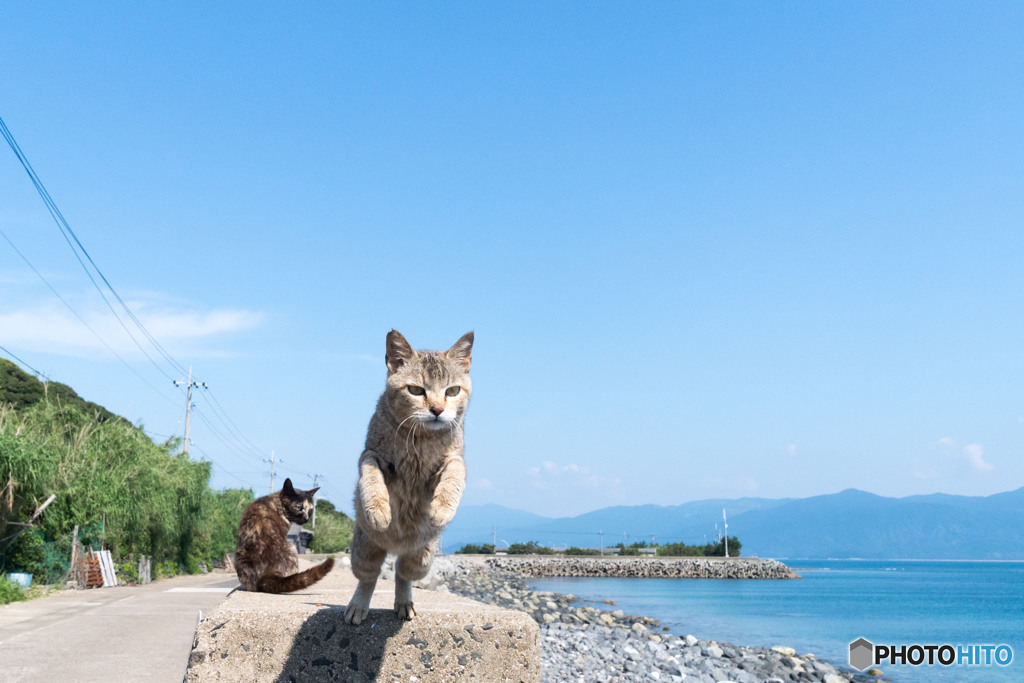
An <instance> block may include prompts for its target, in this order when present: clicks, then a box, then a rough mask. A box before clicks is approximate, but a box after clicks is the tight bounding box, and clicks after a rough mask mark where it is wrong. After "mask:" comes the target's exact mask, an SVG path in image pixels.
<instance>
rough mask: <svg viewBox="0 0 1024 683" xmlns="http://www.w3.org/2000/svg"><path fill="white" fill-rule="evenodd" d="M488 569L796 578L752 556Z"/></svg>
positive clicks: (512, 561) (509, 560) (501, 560)
mask: <svg viewBox="0 0 1024 683" xmlns="http://www.w3.org/2000/svg"><path fill="white" fill-rule="evenodd" d="M484 563H485V564H486V565H487V566H488V567H490V568H491V569H496V570H498V571H505V572H513V573H515V574H520V575H522V576H536V577H555V576H589V577H618V578H627V579H799V578H800V575H799V574H797V573H796V572H794V571H793V570H792V569H790V568H789V567H787V566H786V565H784V564H783V563H781V562H779V561H778V560H770V559H765V560H762V559H759V558H756V557H736V558H725V557H587V556H583V557H561V556H559V557H552V556H543V555H516V556H505V557H489V558H487V559H486V560H484Z"/></svg>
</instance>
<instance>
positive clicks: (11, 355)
mask: <svg viewBox="0 0 1024 683" xmlns="http://www.w3.org/2000/svg"><path fill="white" fill-rule="evenodd" d="M0 351H3V352H4V353H6V354H7V355H8V356H10V357H11V358H13V359H14V360H16V361H18V362H19V363H21V364H22V365H24V366H25V367H26V368H28V369H29V370H31V371H32V372H34V373H35V374H36V377H42V378H43V379H45V380H47V381H49V378H48V377H47V376H46V375H44V374H43V373H41V372H39V371H38V370H36V369H35V368H34V367H32V366H31V365H29V364H28V363H26V362H25V361H23V360H22V359H20V358H18V357H17V356H15V355H14V354H13V353H11V352H10V351H8V350H7V349H5V348H4V347H2V346H0Z"/></svg>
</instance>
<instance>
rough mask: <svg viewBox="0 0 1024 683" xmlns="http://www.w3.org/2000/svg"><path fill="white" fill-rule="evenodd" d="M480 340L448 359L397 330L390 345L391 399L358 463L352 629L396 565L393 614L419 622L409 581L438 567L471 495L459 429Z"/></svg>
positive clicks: (457, 348)
mask: <svg viewBox="0 0 1024 683" xmlns="http://www.w3.org/2000/svg"><path fill="white" fill-rule="evenodd" d="M472 351H473V333H472V332H469V333H467V334H465V335H463V337H462V338H461V339H459V341H457V342H455V345H454V346H452V347H451V348H450V349H448V350H447V351H414V350H413V348H412V346H410V345H409V342H408V341H406V340H405V337H403V336H402V335H401V334H399V333H398V332H397V331H395V330H391V332H389V333H388V337H387V352H386V355H385V357H384V362H385V364H386V365H387V367H388V377H387V383H386V385H385V389H384V393H383V394H381V397H380V400H378V401H377V410H376V412H374V414H373V417H372V418H370V425H369V427H368V428H367V433H366V448H365V450H364V451H363V454H362V456H360V458H359V481H358V483H357V484H356V494H355V508H356V528H355V533H354V535H353V537H352V573H353V574H355V575H356V578H357V579H359V585H358V586H357V587H356V592H355V594H354V595H353V596H352V600H350V601H349V603H348V608H347V609H346V610H345V621H346V622H348V623H350V624H359V623H361V622H362V621H363V619H365V618H366V615H367V613H368V612H369V609H370V596H372V595H373V589H374V586H376V585H377V577H378V576H379V574H380V566H381V564H382V563H383V562H384V557H385V555H386V554H387V553H389V552H390V553H393V554H395V555H397V556H398V560H397V561H396V562H395V612H397V613H398V616H399V618H401V619H412V618H413V616H415V614H416V611H415V610H414V609H413V604H412V586H411V582H413V581H416V580H418V579H421V578H423V577H424V576H425V575H426V573H427V571H428V570H429V569H430V564H431V562H433V560H434V544H435V543H436V542H437V538H438V536H440V535H441V531H442V530H443V529H444V527H445V526H447V524H448V522H450V521H452V518H453V517H454V516H455V510H456V508H458V506H459V500H460V499H461V498H462V491H463V490H464V489H465V487H466V465H465V463H464V462H463V460H462V423H463V418H464V416H465V414H466V408H467V407H468V406H469V396H470V394H471V393H472V390H473V384H472V382H471V381H470V379H469V366H470V361H471V356H472Z"/></svg>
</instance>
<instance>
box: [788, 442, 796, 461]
mask: <svg viewBox="0 0 1024 683" xmlns="http://www.w3.org/2000/svg"><path fill="white" fill-rule="evenodd" d="M786 454H787V455H789V456H790V457H791V458H795V457H796V444H795V443H791V444H789V445H788V446H786Z"/></svg>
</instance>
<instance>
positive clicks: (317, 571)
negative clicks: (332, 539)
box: [256, 557, 334, 593]
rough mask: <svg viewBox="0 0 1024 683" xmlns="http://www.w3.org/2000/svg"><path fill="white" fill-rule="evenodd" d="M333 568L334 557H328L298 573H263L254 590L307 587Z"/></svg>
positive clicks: (264, 590) (264, 591) (289, 591)
mask: <svg viewBox="0 0 1024 683" xmlns="http://www.w3.org/2000/svg"><path fill="white" fill-rule="evenodd" d="M333 568H334V558H333V557H329V558H327V559H326V560H324V561H323V562H321V563H320V564H318V565H316V566H315V567H310V568H309V569H307V570H305V571H301V572H299V573H298V574H291V575H289V576H277V575H276V574H265V575H264V576H262V577H261V578H260V581H259V583H258V584H257V585H256V590H258V591H262V592H263V593H291V592H293V591H298V590H302V589H303V588H308V587H309V586H312V585H313V584H314V583H316V582H317V581H319V580H320V579H322V578H324V577H325V576H327V573H328V572H330V571H331V570H332V569H333Z"/></svg>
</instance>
